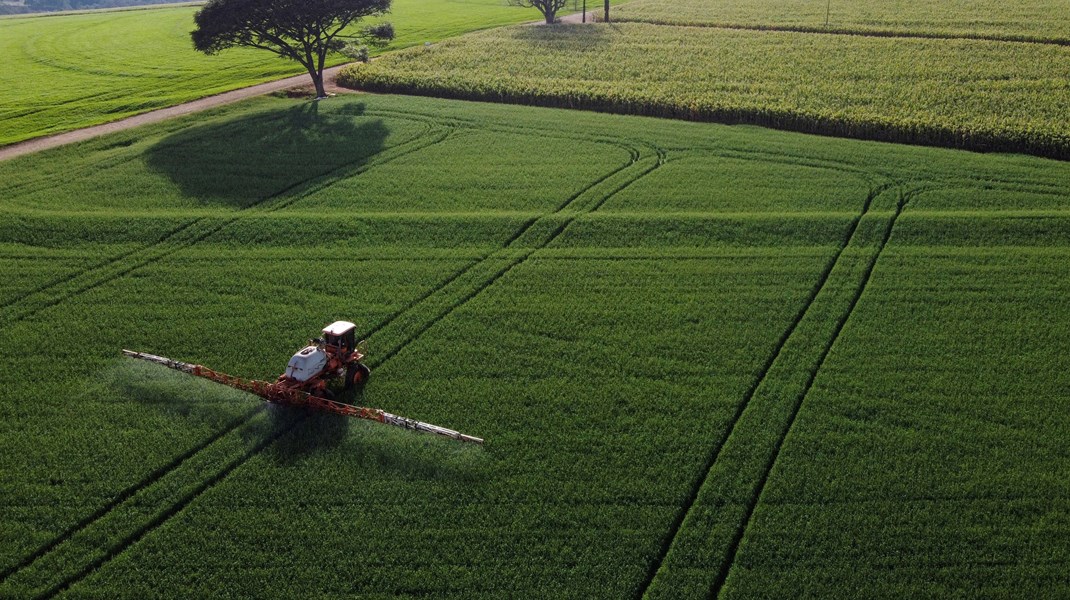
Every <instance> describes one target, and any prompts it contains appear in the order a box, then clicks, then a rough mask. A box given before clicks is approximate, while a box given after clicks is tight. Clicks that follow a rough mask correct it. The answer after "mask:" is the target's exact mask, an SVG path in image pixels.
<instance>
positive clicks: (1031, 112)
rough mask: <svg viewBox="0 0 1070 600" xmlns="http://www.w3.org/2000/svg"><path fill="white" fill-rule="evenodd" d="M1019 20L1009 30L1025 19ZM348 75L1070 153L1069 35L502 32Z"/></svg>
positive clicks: (480, 94)
mask: <svg viewBox="0 0 1070 600" xmlns="http://www.w3.org/2000/svg"><path fill="white" fill-rule="evenodd" d="M869 5H870V4H867V6H869ZM872 5H873V6H876V4H875V3H872ZM928 5H929V4H926V6H928ZM711 6H716V5H711ZM759 6H762V5H759ZM770 6H772V5H770ZM777 6H779V4H778V5H777ZM640 7H647V9H648V10H649V11H653V8H654V7H663V8H664V10H665V11H669V12H672V13H673V14H689V13H687V11H686V10H680V7H678V6H677V3H675V2H668V1H666V0H660V1H658V2H654V0H644V1H643V2H642V3H637V4H636V5H634V7H633V5H630V4H626V5H624V6H622V7H620V8H619V9H617V10H618V11H619V12H620V13H621V14H623V15H625V17H626V18H627V16H628V15H643V14H647V13H646V12H644V10H640ZM692 8H693V9H694V8H695V5H692ZM755 10H757V9H755ZM766 10H767V11H771V10H772V8H769V7H767V8H766ZM698 12H699V14H702V11H698ZM1064 12H1065V11H1064ZM706 14H709V15H717V14H719V13H718V12H717V11H714V10H712V9H709V8H708V9H707V11H706ZM917 14H920V13H917ZM958 14H959V16H960V18H963V19H965V18H966V15H967V14H973V13H965V12H960V13H958ZM1067 14H1070V13H1067ZM1063 17H1065V15H1063ZM1063 17H1053V18H1052V19H1050V20H1047V21H1044V23H1045V27H1046V28H1045V29H1044V31H1048V32H1050V33H1052V35H1055V34H1056V32H1058V31H1063V28H1064V27H1065V26H1064V25H1063V21H1061V20H1060V19H1062V18H1063ZM1021 22H1022V23H1025V22H1026V21H1025V20H1023V21H1021ZM1014 23H1019V21H1014V22H1012V23H1011V24H1010V25H1008V26H1007V29H1005V30H1003V31H1007V32H1015V31H1019V30H1020V29H1019V28H1016V27H1015V26H1014ZM930 33H931V34H932V35H936V36H939V35H940V30H939V29H934V30H932V31H931V32H930ZM1008 35H1010V33H1008ZM339 81H340V82H341V83H343V84H344V85H348V86H350V87H354V88H359V89H368V90H373V91H379V92H394V93H406V94H419V95H431V96H440V97H447V98H459V99H470V100H489V101H499V102H501V101H504V102H516V103H521V104H538V105H542V106H553V107H562V108H582V109H590V110H598V111H605V112H617V113H627V114H639V115H650V116H661V117H672V118H682V119H691V120H699V121H716V122H722V123H747V124H755V125H763V126H768V127H773V128H778V129H789V130H794V131H801V132H807V133H819V134H824V135H834V136H844V137H856V138H863V139H875V140H882V141H890V142H902V143H911V144H923V145H933V146H950V147H956V148H968V149H973V150H981V151H993V150H996V151H1011V152H1025V153H1030V154H1037V155H1041V156H1048V157H1054V158H1062V159H1066V158H1070V118H1068V116H1070V115H1068V113H1067V106H1070V46H1068V45H1064V44H1056V43H1050V44H1041V43H1022V42H1008V41H993V40H988V39H969V38H966V39H960V38H940V37H937V38H935V39H929V38H925V37H918V36H916V35H913V36H912V37H895V36H883V35H882V36H875V35H838V34H826V33H803V32H795V31H753V30H746V29H743V30H739V29H731V28H728V29H726V28H718V27H685V26H669V25H661V24H656V23H621V24H615V25H604V24H602V25H594V26H588V27H583V26H578V25H575V26H557V27H551V28H538V29H532V28H499V29H495V30H491V31H486V32H481V33H477V34H472V35H467V36H462V37H460V38H456V39H451V40H448V41H446V42H444V43H442V44H439V45H437V46H435V47H432V48H411V49H409V50H405V51H402V52H398V53H395V54H392V55H391V56H389V57H384V59H383V60H380V61H377V62H376V63H374V64H371V65H366V66H365V65H360V66H354V67H349V68H347V69H345V70H344V71H343V73H342V75H341V76H340V77H339Z"/></svg>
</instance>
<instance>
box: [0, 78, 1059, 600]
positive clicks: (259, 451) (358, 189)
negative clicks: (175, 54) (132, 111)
mask: <svg viewBox="0 0 1070 600" xmlns="http://www.w3.org/2000/svg"><path fill="white" fill-rule="evenodd" d="M307 106H309V105H308V104H305V103H299V102H295V101H292V100H285V99H280V98H261V99H258V100H255V101H252V102H247V103H241V104H238V105H234V106H230V107H227V108H224V109H220V110H218V111H214V112H212V113H209V114H207V115H205V119H206V120H205V121H201V120H199V119H198V120H195V119H184V120H177V121H173V122H169V123H161V124H158V125H154V126H151V127H146V128H141V129H139V130H136V131H134V132H128V133H126V134H119V135H117V136H110V137H104V138H100V139H97V140H93V141H90V142H87V143H84V144H81V145H79V146H74V147H66V148H59V149H55V150H52V151H48V152H44V153H40V154H36V155H30V156H25V157H22V158H19V159H16V160H13V161H9V162H5V163H2V164H0V186H2V187H0V189H2V193H0V214H2V215H3V218H2V219H0V269H3V272H4V275H5V278H7V277H8V275H9V274H10V279H9V280H10V282H11V287H10V288H8V287H6V286H5V288H4V289H3V294H2V295H0V360H2V361H3V362H4V364H5V368H4V369H2V370H0V417H2V418H0V473H3V477H0V499H2V501H0V507H2V508H0V532H2V533H0V536H2V539H3V541H4V543H3V544H0V596H4V597H26V596H38V595H48V594H50V593H51V592H53V591H60V590H62V589H64V588H65V586H70V587H69V589H66V592H67V595H69V596H78V597H83V596H97V597H113V596H128V597H142V596H164V597H190V596H194V597H197V596H205V595H208V596H210V595H213V594H215V593H217V592H218V590H221V589H223V590H227V591H228V592H229V593H231V594H234V595H242V596H254V597H255V596H280V595H281V596H300V597H336V596H346V595H349V596H368V597H392V596H399V595H410V596H411V595H425V596H434V597H480V596H486V597H553V598H562V597H606V598H619V597H634V596H636V595H637V594H638V593H639V592H640V591H642V590H644V589H648V586H649V590H650V591H651V592H652V593H658V592H663V593H668V595H673V592H677V593H676V594H675V597H680V596H685V595H688V594H686V593H685V592H691V591H694V592H696V593H695V595H699V596H701V595H702V594H704V593H705V592H707V591H708V584H709V582H710V581H713V580H716V579H717V578H718V574H719V570H718V569H719V566H720V565H721V564H722V563H723V562H725V561H727V560H728V558H729V556H728V555H727V554H726V552H725V550H724V545H723V544H721V542H725V541H730V540H731V539H732V538H733V535H734V534H735V533H736V532H737V531H739V532H740V543H739V545H738V552H736V553H735V555H734V556H735V560H734V561H730V564H729V567H730V568H729V569H728V572H727V577H726V578H725V580H724V582H723V584H724V587H723V591H724V592H725V593H726V594H731V595H735V596H757V595H781V596H783V595H792V594H793V593H796V594H801V595H807V594H808V595H815V596H816V595H825V596H849V595H851V594H852V593H855V590H860V589H861V590H866V592H867V593H871V594H872V595H880V594H882V593H883V592H882V590H885V589H890V590H895V591H897V592H906V593H913V594H916V595H935V594H945V595H954V594H962V595H968V594H969V593H970V592H976V594H977V595H986V594H991V595H996V594H999V593H1000V592H1001V591H1006V590H1011V589H1022V590H1027V591H1029V592H1036V595H1060V594H1062V593H1064V592H1065V589H1066V585H1065V580H1064V578H1062V576H1061V573H1062V572H1064V571H1065V570H1060V567H1062V566H1064V565H1065V560H1066V558H1065V552H1064V549H1065V547H1066V537H1065V536H1066V534H1067V531H1068V529H1067V527H1066V523H1067V522H1068V521H1067V520H1066V515H1067V514H1068V511H1070V505H1068V502H1067V499H1066V498H1067V497H1068V495H1067V494H1066V490H1065V488H1066V483H1065V478H1063V477H1060V475H1061V473H1064V472H1065V471H1066V468H1067V465H1066V461H1067V458H1066V456H1065V452H1062V450H1061V448H1062V445H1061V442H1062V440H1063V439H1065V434H1066V432H1067V429H1068V425H1070V424H1068V423H1067V422H1066V418H1065V417H1064V416H1063V415H1062V414H1061V413H1059V407H1060V405H1059V402H1061V401H1062V399H1063V396H1064V394H1062V391H1061V390H1064V389H1065V388H1066V385H1067V383H1068V382H1067V381H1066V376H1065V373H1068V372H1070V368H1067V367H1068V365H1067V360H1068V359H1067V358H1066V357H1068V356H1070V352H1068V350H1070V348H1067V347H1066V341H1065V340H1066V339H1068V336H1067V333H1068V332H1067V331H1065V330H1066V326H1067V325H1066V321H1067V314H1068V312H1067V306H1066V303H1065V302H1063V301H1062V300H1061V299H1062V298H1063V297H1065V296H1066V293H1067V291H1068V290H1067V289H1066V287H1067V284H1066V282H1067V281H1068V279H1067V273H1066V270H1067V268H1066V265H1067V264H1068V263H1067V256H1066V255H1067V245H1066V239H1067V237H1066V232H1067V230H1068V229H1067V227H1068V225H1070V215H1068V213H1067V209H1068V207H1070V196H1068V195H1067V193H1066V191H1065V189H1063V188H1064V184H1065V181H1066V180H1067V178H1068V177H1070V164H1067V163H1060V162H1056V161H1050V160H1044V159H1039V158H1036V157H1028V156H1006V155H981V154H974V153H965V152H958V151H952V150H946V149H937V148H917V147H904V146H896V145H890V144H879V143H872V142H863V141H858V140H842V139H832V138H817V137H813V136H805V135H799V134H791V133H784V132H777V131H770V130H761V129H758V128H739V127H727V126H721V125H712V124H703V123H687V122H681V121H670V120H656V119H643V118H636V117H628V116H620V115H606V114H595V113H590V112H587V113H584V112H571V111H561V110H548V109H535V108H523V107H515V106H504V105H491V104H481V103H467V102H455V101H443V100H433V99H425V98H410V97H400V96H386V95H382V96H380V95H372V96H352V97H344V98H335V99H332V100H329V101H325V102H321V103H318V104H317V106H318V107H319V108H318V112H317V114H316V115H315V118H314V119H312V118H308V119H305V120H304V121H299V122H297V123H296V124H293V123H292V121H293V116H294V115H295V114H301V113H302V111H304V110H306V108H307ZM287 123H291V126H290V131H291V134H292V135H294V136H296V139H298V140H301V139H307V140H310V141H309V142H308V143H304V144H302V143H298V142H294V143H292V144H285V143H283V141H282V139H281V138H280V137H279V134H278V131H279V129H280V126H281V125H283V124H287ZM373 124H374V127H372V125H373ZM331 130H341V131H354V130H355V131H362V132H368V131H375V132H377V133H376V135H375V136H370V135H369V136H359V137H358V136H354V137H353V138H352V139H351V140H350V144H351V146H349V145H347V144H345V143H342V142H338V143H337V144H335V145H333V146H331V147H332V148H334V151H335V152H338V153H341V156H339V157H331V158H330V159H328V162H327V163H326V164H324V165H323V166H322V168H320V167H317V165H316V164H315V161H314V160H312V159H311V158H310V157H313V156H321V155H322V154H321V153H322V145H321V143H328V144H330V143H331V142H329V139H330V136H329V131H331ZM378 138H381V140H387V141H386V142H382V141H381V140H380V139H378ZM130 140H134V142H133V143H126V142H128V141H130ZM235 140H240V144H235ZM325 140H326V141H325ZM213 141H215V142H216V143H215V144H213V143H212V142H213ZM276 143H277V144H281V145H282V148H281V149H280V150H279V151H278V152H274V153H265V152H242V151H241V148H242V147H248V148H263V149H267V148H270V147H272V146H273V145H274V144H276ZM228 145H229V146H230V149H229V150H228V149H227V148H226V146H228ZM217 146H219V147H217ZM183 148H184V149H185V150H181V151H180V149H183ZM161 152H175V153H177V154H176V156H180V157H182V159H181V161H191V163H192V164H195V165H197V167H196V169H194V168H193V167H192V166H189V167H185V168H178V167H174V168H156V167H154V165H159V164H160V163H159V162H154V161H157V159H158V157H159V155H160V153H161ZM202 153H211V154H210V155H209V156H206V157H201V154H202ZM181 161H178V160H176V161H174V162H181ZM216 162H221V163H225V164H226V165H227V170H230V171H231V172H233V173H234V176H233V180H231V181H227V180H226V179H225V172H226V171H225V170H223V169H222V168H217V169H216V170H211V169H213V164H214V163H216ZM196 170H205V171H207V172H208V173H211V174H212V175H213V176H212V177H210V176H207V175H206V176H205V177H203V178H200V179H198V178H196V177H195V176H194V172H195V171H196ZM65 174H69V175H67V176H64V175H65ZM86 180H88V182H87V181H86ZM207 188H210V189H211V193H205V189H207ZM103 190H107V191H106V192H105V191H103ZM907 198H909V204H906V208H905V209H904V210H903V211H902V214H901V216H900V217H899V218H898V219H896V215H897V214H898V213H897V211H896V207H897V206H900V205H901V204H902V202H903V201H904V199H907ZM891 223H894V229H892V230H890V235H889V236H888V237H886V238H885V237H882V236H883V234H884V232H885V231H889V230H888V229H887V227H888V226H889V224H891ZM1042 228H1043V229H1042ZM1038 231H1041V232H1042V235H1038V233H1037V232H1038ZM996 246H998V247H996ZM870 264H873V265H874V268H873V269H872V272H871V273H867V271H866V267H867V266H868V265H870ZM870 275H871V277H870ZM856 294H857V295H858V300H857V306H856V305H855V304H856V302H854V301H853V299H854V298H855V295H856ZM340 318H344V319H349V320H352V321H354V322H356V323H357V324H358V327H359V329H360V333H361V335H362V336H367V337H368V339H369V347H370V363H371V365H372V367H373V374H372V379H371V382H370V383H369V385H368V387H367V388H366V389H365V390H364V393H363V396H362V397H360V398H359V400H360V401H361V402H362V403H364V404H367V405H371V406H378V407H381V408H384V409H387V410H390V411H392V412H396V413H398V414H403V415H406V416H411V417H415V418H419V419H423V420H427V421H430V422H434V423H437V424H441V425H443V426H447V427H452V428H456V429H459V430H461V431H464V432H466V433H471V434H474V435H479V436H483V437H485V438H486V440H487V443H486V445H485V446H484V447H483V448H475V447H470V446H462V445H459V444H456V443H454V442H452V441H450V440H440V439H436V438H429V437H422V436H420V435H418V434H415V433H413V432H409V431H403V430H395V429H390V428H387V427H384V426H382V425H377V424H372V423H365V422H361V421H353V420H348V421H347V420H343V419H334V418H330V417H327V416H319V417H315V416H314V417H309V416H308V415H306V414H303V413H299V412H298V413H296V414H295V413H294V412H291V411H286V410H281V409H279V410H275V409H271V410H258V409H257V407H258V406H261V405H260V403H259V401H257V400H255V399H253V398H250V397H249V396H247V395H244V394H239V393H236V392H231V391H228V390H226V389H225V388H222V387H220V386H218V385H215V384H211V383H208V382H200V381H197V380H193V379H191V378H188V377H185V376H183V375H180V374H177V373H173V372H171V371H166V370H164V369H162V368H158V367H155V366H151V365H142V364H139V363H131V362H129V361H125V360H123V359H121V358H119V357H118V350H119V349H120V348H122V347H133V348H135V349H142V350H146V351H150V352H155V353H158V354H163V355H166V356H171V357H173V358H177V359H180V360H187V361H193V362H199V363H201V364H205V365H208V366H210V367H213V368H218V369H220V370H223V371H225V372H228V373H233V374H236V375H245V376H250V377H258V378H272V377H274V376H275V375H277V374H278V373H279V372H280V371H281V370H282V369H283V368H284V366H285V364H286V361H287V359H288V358H289V357H290V355H291V353H292V352H293V351H295V350H296V349H298V348H300V347H301V346H302V345H303V344H304V343H305V341H306V339H307V338H308V337H311V336H313V335H315V334H317V332H318V330H319V328H320V327H322V326H323V325H324V324H325V323H327V322H330V321H332V320H335V319H340ZM841 322H842V323H844V325H843V327H842V332H838V324H840V323H841ZM829 343H831V349H830V351H829V352H828V354H827V360H823V361H822V360H819V359H821V357H822V353H823V351H824V349H825V347H826V344H829ZM815 362H817V363H821V362H823V364H821V365H820V366H819V368H817V369H816V372H814V373H813V375H816V377H815V378H814V379H813V386H812V390H811V391H810V393H809V394H808V395H806V397H805V398H804V399H803V401H802V404H801V410H799V412H798V418H797V419H795V420H794V421H792V420H791V419H786V418H784V415H783V414H781V413H780V412H776V411H769V410H767V409H768V407H769V406H771V405H774V404H775V405H776V406H778V407H780V408H781V409H782V408H783V407H784V406H785V403H784V401H789V400H792V399H793V398H794V394H795V393H797V392H798V389H799V388H801V387H805V386H804V385H803V384H805V383H806V382H807V380H808V379H809V378H810V377H811V375H812V373H811V369H812V368H813V366H814V364H815ZM756 390H757V391H756ZM779 392H784V394H783V395H778V393H779ZM788 392H790V394H789V393H788ZM752 398H753V399H755V400H754V402H753V403H752V402H751V400H750V399H752ZM789 404H790V403H789ZM765 424H768V427H762V426H761V425H765ZM781 429H787V430H789V433H788V435H787V436H786V437H785V438H784V441H783V444H782V447H781V446H778V445H777V444H774V443H772V442H775V441H776V437H777V433H778V431H779V430H781ZM724 444H728V446H726V447H731V448H734V453H731V454H730V455H725V456H721V457H719V458H718V457H717V454H716V451H717V449H718V448H719V447H721V446H722V445H724ZM770 455H771V456H773V457H775V461H774V465H773V467H772V468H771V469H769V470H768V472H764V474H763V470H762V469H761V468H757V469H756V468H755V467H756V466H757V467H761V466H762V463H763V462H764V459H765V458H766V457H767V456H770ZM777 456H779V457H778V458H776V457H777ZM711 457H712V458H713V459H716V460H714V464H712V465H711V464H710V461H711ZM730 459H731V460H730ZM733 460H738V461H739V462H738V464H740V465H742V466H744V467H747V468H746V469H742V468H741V469H736V470H733V469H732V466H733V465H735V464H737V463H736V462H732V461H733ZM718 465H719V466H718ZM709 473H714V474H717V475H716V476H715V477H711V476H710V475H709ZM721 474H724V475H723V476H722V475H721ZM763 481H764V482H765V483H764V484H763ZM707 482H708V485H704V484H706V483H707ZM915 484H916V485H915ZM763 486H764V488H763ZM704 487H705V489H706V491H705V492H703V493H698V492H699V491H700V490H702V489H703V488H704ZM754 489H763V492H761V493H760V494H759V496H760V497H757V496H755V495H754V494H750V495H748V494H746V493H743V494H741V495H738V496H737V495H732V496H731V497H724V496H719V495H718V494H717V492H718V491H719V490H734V491H740V490H742V491H744V492H746V491H747V490H754ZM1004 491H1006V492H1007V498H1005V499H1003V500H1001V499H1000V497H999V494H1000V493H1001V492H1004ZM751 501H753V502H754V510H753V515H752V517H751V518H749V519H744V520H743V523H742V524H741V523H740V522H739V519H738V518H737V517H739V516H740V513H741V511H740V509H741V507H744V506H745V505H746V504H747V503H748V502H751ZM997 502H1002V504H998V505H997V504H996V503H997ZM688 515H690V516H688ZM707 523H712V524H714V525H715V527H712V528H703V527H700V526H696V524H697V525H703V524H707ZM676 524H679V527H676V526H675V525H676ZM709 548H721V551H720V552H713V553H703V552H702V551H705V550H707V549H709ZM692 550H695V552H692ZM1007 557H1010V558H1007ZM659 565H661V567H662V568H659ZM681 565H684V566H685V567H686V568H684V569H677V567H678V566H681ZM859 565H861V567H860V566H859ZM903 572H906V573H909V574H911V575H912V576H911V577H910V578H909V579H907V580H898V579H896V577H897V575H898V574H899V573H903ZM949 573H950V574H953V575H958V576H962V577H965V579H960V580H956V578H955V577H954V576H953V575H949ZM961 581H966V582H967V584H966V585H967V586H969V587H966V586H964V585H962V584H961V583H960V582H961ZM879 585H883V586H886V587H878V586H879Z"/></svg>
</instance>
